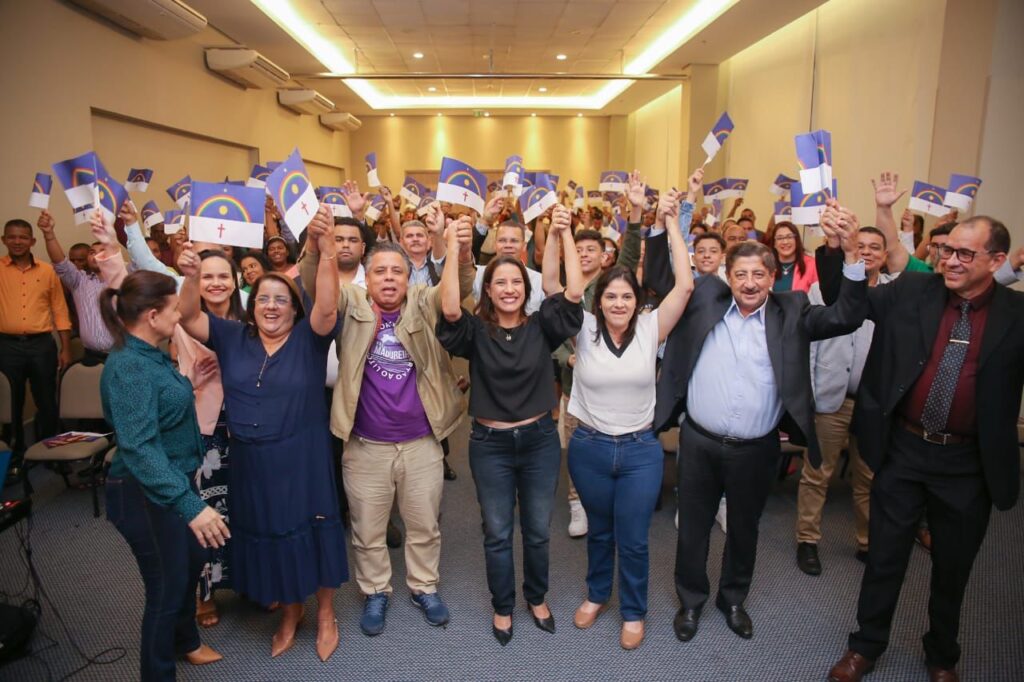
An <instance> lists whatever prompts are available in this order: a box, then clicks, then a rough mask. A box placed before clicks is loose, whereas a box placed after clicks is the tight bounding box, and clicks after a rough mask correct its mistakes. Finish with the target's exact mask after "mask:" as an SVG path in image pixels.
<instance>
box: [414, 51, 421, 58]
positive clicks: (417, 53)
mask: <svg viewBox="0 0 1024 682" xmlns="http://www.w3.org/2000/svg"><path fill="white" fill-rule="evenodd" d="M412 58H413V59H423V53H422V52H413V53H412Z"/></svg>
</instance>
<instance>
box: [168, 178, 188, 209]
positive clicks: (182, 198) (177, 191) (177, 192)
mask: <svg viewBox="0 0 1024 682" xmlns="http://www.w3.org/2000/svg"><path fill="white" fill-rule="evenodd" d="M191 191H192V178H191V177H189V176H188V175H186V176H185V177H183V178H182V179H181V180H178V181H177V182H176V183H174V184H173V185H171V186H170V187H168V188H167V196H169V197H170V198H171V199H173V200H174V203H176V204H177V205H178V208H180V209H182V210H184V209H185V204H187V203H188V195H189V192H191Z"/></svg>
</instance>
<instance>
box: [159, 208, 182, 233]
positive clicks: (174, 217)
mask: <svg viewBox="0 0 1024 682" xmlns="http://www.w3.org/2000/svg"><path fill="white" fill-rule="evenodd" d="M183 227H185V212H184V211H179V210H178V209H172V210H170V211H168V212H167V213H166V214H164V234H174V233H176V232H181V228H183Z"/></svg>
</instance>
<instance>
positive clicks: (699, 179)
mask: <svg viewBox="0 0 1024 682" xmlns="http://www.w3.org/2000/svg"><path fill="white" fill-rule="evenodd" d="M686 189H687V192H688V195H689V198H690V203H693V199H695V198H696V197H697V195H698V194H699V193H700V192H701V190H703V189H704V167H703V166H701V167H700V168H698V169H697V170H695V171H693V174H692V175H691V176H690V179H689V180H687V187H686Z"/></svg>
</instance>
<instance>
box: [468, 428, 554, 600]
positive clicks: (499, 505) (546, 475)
mask: <svg viewBox="0 0 1024 682" xmlns="http://www.w3.org/2000/svg"><path fill="white" fill-rule="evenodd" d="M561 464H562V449H561V445H560V444H559V442H558V429H557V427H556V426H555V422H554V421H552V419H551V416H550V415H545V416H543V417H541V418H540V419H538V420H537V421H535V422H532V423H530V424H527V425H525V426H519V427H516V428H512V429H492V428H489V427H487V426H483V425H481V424H480V423H479V422H477V421H474V422H473V429H472V431H471V432H470V434H469V468H470V470H471V471H472V472H473V482H474V483H475V484H476V497H477V500H479V502H480V513H481V514H482V515H483V521H484V558H485V560H486V564H487V587H488V588H489V589H490V590H491V604H492V605H493V606H494V612H495V613H497V614H498V615H501V616H507V615H509V614H511V613H512V609H513V607H515V603H516V586H515V580H516V570H515V564H514V560H513V555H512V530H513V527H514V525H515V509H516V497H517V495H518V498H519V525H520V528H521V529H522V533H523V595H524V596H525V597H526V601H527V603H529V604H532V605H534V606H537V605H539V604H543V603H544V596H545V595H546V594H547V591H548V540H549V538H550V526H551V508H552V505H553V504H554V499H555V489H556V488H557V487H558V473H559V470H560V469H561Z"/></svg>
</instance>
